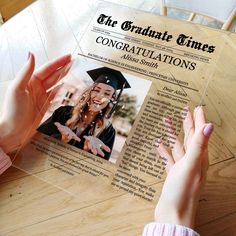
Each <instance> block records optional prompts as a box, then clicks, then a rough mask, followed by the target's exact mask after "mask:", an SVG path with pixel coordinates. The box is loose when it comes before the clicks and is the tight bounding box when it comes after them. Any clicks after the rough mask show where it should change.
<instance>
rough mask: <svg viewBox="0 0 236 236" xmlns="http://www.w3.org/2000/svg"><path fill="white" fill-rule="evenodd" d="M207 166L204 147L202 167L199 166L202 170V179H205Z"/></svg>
mask: <svg viewBox="0 0 236 236" xmlns="http://www.w3.org/2000/svg"><path fill="white" fill-rule="evenodd" d="M208 167H209V159H208V148H206V149H205V155H203V160H202V168H201V170H202V173H201V177H202V179H203V181H204V180H205V179H206V176H207V170H208Z"/></svg>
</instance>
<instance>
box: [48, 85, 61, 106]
mask: <svg viewBox="0 0 236 236" xmlns="http://www.w3.org/2000/svg"><path fill="white" fill-rule="evenodd" d="M62 86H63V84H60V85H58V86H56V87H55V88H54V89H53V90H52V91H50V92H49V93H47V103H50V102H51V101H52V100H53V99H54V98H55V96H56V95H57V93H58V92H59V90H60V89H61V87H62Z"/></svg>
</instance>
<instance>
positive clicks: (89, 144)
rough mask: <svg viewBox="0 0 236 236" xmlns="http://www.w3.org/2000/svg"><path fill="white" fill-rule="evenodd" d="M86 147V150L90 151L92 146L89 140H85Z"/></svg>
mask: <svg viewBox="0 0 236 236" xmlns="http://www.w3.org/2000/svg"><path fill="white" fill-rule="evenodd" d="M87 146H88V149H89V150H92V145H91V143H90V140H89V139H87Z"/></svg>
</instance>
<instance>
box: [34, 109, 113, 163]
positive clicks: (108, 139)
mask: <svg viewBox="0 0 236 236" xmlns="http://www.w3.org/2000/svg"><path fill="white" fill-rule="evenodd" d="M72 111H73V107H72V106H61V107H59V108H58V109H57V110H56V111H54V113H53V114H52V116H51V117H50V118H48V119H47V120H46V121H45V122H44V123H42V124H41V125H40V126H39V127H38V129H37V130H38V131H39V132H42V133H44V134H47V135H49V136H52V137H54V138H56V139H61V133H60V132H59V131H58V129H57V127H56V126H55V125H54V123H55V122H59V123H60V124H62V125H65V123H66V122H67V120H68V119H70V118H71V116H72ZM89 129H90V127H87V128H86V129H85V130H84V131H83V133H82V134H81V135H80V139H81V141H80V142H77V141H75V140H71V141H70V142H69V144H71V145H73V146H75V147H78V148H80V149H83V147H84V142H85V139H84V138H83V136H89ZM115 134H116V132H115V129H114V128H113V126H112V124H110V125H109V126H108V127H106V128H105V129H104V130H103V131H102V132H101V133H100V134H99V135H98V136H97V138H99V139H100V140H101V141H102V142H103V143H104V144H106V145H107V146H108V147H109V148H110V149H111V151H112V148H113V145H114V141H115ZM103 152H104V154H105V156H104V157H101V158H103V159H106V160H109V158H110V155H111V153H109V152H106V151H104V150H103Z"/></svg>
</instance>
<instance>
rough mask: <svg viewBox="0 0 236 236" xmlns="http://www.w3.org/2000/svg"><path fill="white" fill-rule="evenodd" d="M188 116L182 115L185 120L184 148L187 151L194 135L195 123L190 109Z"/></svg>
mask: <svg viewBox="0 0 236 236" xmlns="http://www.w3.org/2000/svg"><path fill="white" fill-rule="evenodd" d="M186 109H187V113H186V115H185V116H184V115H182V118H183V129H184V148H185V150H187V148H188V144H189V142H190V140H191V139H192V136H193V134H194V121H193V117H192V114H191V112H190V111H189V109H188V108H186Z"/></svg>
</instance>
